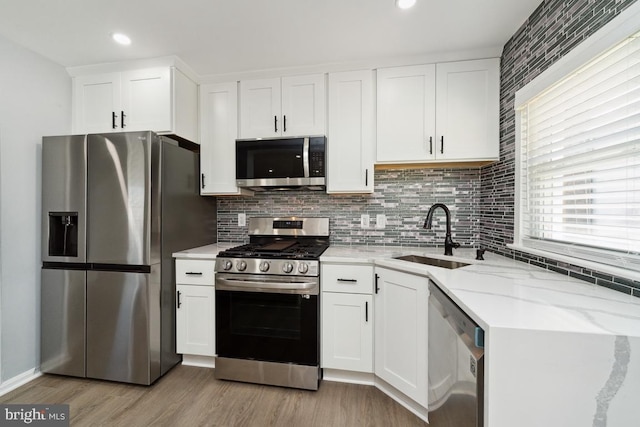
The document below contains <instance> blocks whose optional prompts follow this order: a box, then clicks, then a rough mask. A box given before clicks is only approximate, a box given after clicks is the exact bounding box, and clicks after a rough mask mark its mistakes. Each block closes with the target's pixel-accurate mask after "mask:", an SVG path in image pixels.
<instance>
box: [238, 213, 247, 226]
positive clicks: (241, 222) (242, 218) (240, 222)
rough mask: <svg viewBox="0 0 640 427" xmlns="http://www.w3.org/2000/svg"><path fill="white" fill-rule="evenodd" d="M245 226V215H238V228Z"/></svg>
mask: <svg viewBox="0 0 640 427" xmlns="http://www.w3.org/2000/svg"><path fill="white" fill-rule="evenodd" d="M246 226H247V214H246V213H239V214H238V227H246Z"/></svg>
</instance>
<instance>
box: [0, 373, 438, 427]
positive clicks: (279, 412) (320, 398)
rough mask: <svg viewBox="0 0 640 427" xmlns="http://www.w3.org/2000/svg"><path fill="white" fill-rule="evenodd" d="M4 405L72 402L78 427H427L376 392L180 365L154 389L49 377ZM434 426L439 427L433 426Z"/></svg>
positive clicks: (28, 386) (360, 387) (6, 398)
mask: <svg viewBox="0 0 640 427" xmlns="http://www.w3.org/2000/svg"><path fill="white" fill-rule="evenodd" d="M0 403H33V404H38V403H43V404H47V403H50V404H53V403H67V404H69V408H70V413H71V425H72V426H74V427H75V426H127V427H137V426H172V427H181V426H189V427H191V426H287V427H298V426H305V427H306V426H349V427H352V426H384V427H392V426H401V427H409V426H428V424H426V423H425V422H423V421H422V420H420V419H419V418H418V417H416V416H415V415H413V414H412V413H411V412H409V411H408V410H406V409H405V408H403V407H402V406H400V405H399V404H398V403H396V402H395V401H394V400H393V399H391V398H390V397H388V396H386V395H385V394H384V393H382V392H381V391H380V390H378V389H376V388H375V387H371V386H363V385H355V384H343V383H337V382H329V381H323V382H321V384H320V389H319V390H318V391H315V392H314V391H306V390H294V389H288V388H281V387H270V386H262V385H255V384H244V383H238V382H231V381H221V380H216V379H215V378H214V377H213V370H212V369H207V368H196V367H191V366H182V365H178V366H176V367H175V368H173V369H172V370H171V371H170V372H169V373H167V375H165V376H164V377H162V378H161V379H160V380H158V381H157V382H156V383H155V384H154V385H152V386H151V387H144V386H135V385H128V384H119V383H113V382H108V381H97V380H87V379H78V378H71V377H62V376H56V375H43V376H41V377H39V378H37V379H35V380H33V381H31V382H29V383H28V384H25V385H24V386H22V387H20V388H18V389H16V390H14V391H12V392H10V393H7V394H5V395H4V396H1V397H0ZM432 427H433V426H432Z"/></svg>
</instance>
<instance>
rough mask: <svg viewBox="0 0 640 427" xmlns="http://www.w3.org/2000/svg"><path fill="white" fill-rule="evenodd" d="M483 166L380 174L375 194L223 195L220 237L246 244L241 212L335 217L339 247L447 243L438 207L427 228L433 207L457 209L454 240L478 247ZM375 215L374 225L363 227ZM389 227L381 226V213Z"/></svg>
mask: <svg viewBox="0 0 640 427" xmlns="http://www.w3.org/2000/svg"><path fill="white" fill-rule="evenodd" d="M479 195H480V169H479V168H472V169H398V170H379V171H376V172H375V188H374V193H373V194H367V195H362V194H360V195H356V194H349V195H330V194H326V193H324V192H321V191H297V190H296V191H267V192H260V193H255V195H254V196H251V197H245V196H234V197H219V198H218V240H219V241H227V242H244V241H246V240H247V227H238V225H237V224H238V213H246V214H247V218H249V217H252V216H279V215H282V216H287V215H296V216H318V217H329V218H330V225H329V227H330V231H331V243H332V244H336V245H390V246H402V245H405V246H444V235H445V221H444V218H445V216H444V212H442V211H441V210H438V211H436V214H435V217H434V221H433V229H432V230H424V229H423V228H422V226H423V224H424V220H425V218H426V216H427V211H428V210H429V207H430V206H431V205H432V204H434V203H444V204H446V205H447V206H448V207H450V209H451V214H452V227H451V228H452V235H453V240H454V241H456V242H459V243H460V244H461V245H462V246H464V247H474V246H476V245H477V243H478V239H479V234H478V229H479V211H478V206H479V200H478V197H479ZM361 214H369V216H370V218H371V224H370V228H368V229H362V228H360V216H361ZM377 214H384V215H386V217H387V226H386V228H385V229H383V230H380V229H377V228H375V226H376V215H377Z"/></svg>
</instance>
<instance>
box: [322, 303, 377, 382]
mask: <svg viewBox="0 0 640 427" xmlns="http://www.w3.org/2000/svg"><path fill="white" fill-rule="evenodd" d="M372 300H373V298H372V296H371V295H359V294H338V293H332V292H323V293H322V345H321V347H322V367H323V368H332V369H344V370H347V371H356V372H373V301H372Z"/></svg>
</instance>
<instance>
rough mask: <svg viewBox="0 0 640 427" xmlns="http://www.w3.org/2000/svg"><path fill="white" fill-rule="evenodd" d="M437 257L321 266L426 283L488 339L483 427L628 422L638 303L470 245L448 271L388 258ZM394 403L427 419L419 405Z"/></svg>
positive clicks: (333, 255) (347, 252)
mask: <svg viewBox="0 0 640 427" xmlns="http://www.w3.org/2000/svg"><path fill="white" fill-rule="evenodd" d="M213 252H214V251H213V250H212V249H211V246H209V247H203V248H201V249H199V248H194V249H192V250H189V251H184V252H178V253H175V254H174V256H175V257H176V258H178V259H181V258H186V259H189V258H200V259H202V258H212V257H214V256H215V254H214V253H213ZM441 252H442V249H441V248H439V249H438V248H418V247H415V248H412V247H376V246H331V247H329V249H328V250H327V251H326V252H325V253H324V254H323V255H322V257H321V262H322V263H323V264H324V263H341V264H346V265H349V264H370V265H372V266H375V268H376V269H377V268H384V269H390V270H395V271H401V272H404V273H409V274H411V275H417V276H421V277H426V278H428V279H430V280H432V281H433V282H435V283H436V284H437V285H438V287H440V288H441V289H442V290H443V291H444V292H445V293H446V294H447V295H448V296H449V297H450V298H451V299H452V300H453V301H454V302H455V303H456V304H458V305H459V306H460V307H461V308H462V309H463V310H464V311H465V312H466V313H467V314H468V315H469V316H470V317H472V318H473V319H474V320H475V321H476V322H477V323H478V324H479V325H480V326H481V327H482V328H483V329H484V330H485V333H486V338H485V340H486V341H485V348H486V356H485V357H486V362H485V363H486V368H485V371H486V372H485V378H486V379H485V405H484V409H485V413H486V415H485V417H486V418H485V421H486V422H487V423H485V425H490V426H492V427H502V426H505V427H507V426H513V425H518V426H531V427H534V426H536V427H537V426H540V425H545V424H547V422H548V420H554V424H553V425H562V426H584V425H598V426H605V425H609V426H618V425H620V426H624V425H628V420H630V419H633V418H634V417H635V415H634V414H635V405H634V403H633V402H634V399H635V396H637V395H638V393H640V300H638V298H634V297H631V296H628V295H624V294H622V293H619V292H615V291H612V290H609V289H606V288H603V287H600V286H596V285H591V284H588V283H586V282H584V281H580V280H576V279H573V278H570V277H567V276H562V275H560V274H557V273H553V272H549V271H546V270H543V269H539V268H537V267H533V266H530V265H528V264H524V263H521V262H518V261H513V260H510V259H507V258H504V257H501V256H498V255H495V254H491V253H487V254H485V261H476V260H474V258H473V256H474V255H475V251H473V250H469V249H461V250H456V252H455V254H454V257H453V258H451V257H447V258H451V259H455V260H458V261H461V262H466V263H469V264H471V265H468V266H466V267H462V268H458V269H453V270H448V269H444V268H439V267H431V266H426V265H421V264H416V263H411V262H407V261H401V260H396V259H394V257H397V256H401V255H407V254H417V255H421V256H430V257H440V258H444V256H442V253H441ZM425 339H426V338H425ZM394 397H396V399H397V400H399V401H400V402H401V403H403V404H405V406H407V407H409V408H411V409H412V410H413V411H414V412H416V413H417V414H418V415H419V416H421V417H423V418H424V417H425V414H426V411H424V409H423V410H422V411H420V408H418V407H415V405H414V406H413V407H412V405H411V403H410V402H408V403H407V402H402V399H400V398H397V396H394ZM523 414H526V416H523ZM601 420H604V421H601Z"/></svg>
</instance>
